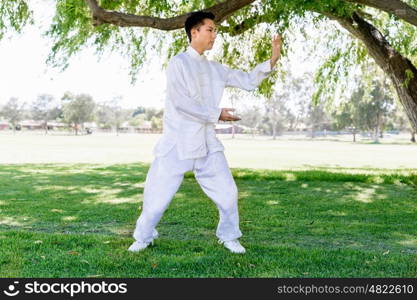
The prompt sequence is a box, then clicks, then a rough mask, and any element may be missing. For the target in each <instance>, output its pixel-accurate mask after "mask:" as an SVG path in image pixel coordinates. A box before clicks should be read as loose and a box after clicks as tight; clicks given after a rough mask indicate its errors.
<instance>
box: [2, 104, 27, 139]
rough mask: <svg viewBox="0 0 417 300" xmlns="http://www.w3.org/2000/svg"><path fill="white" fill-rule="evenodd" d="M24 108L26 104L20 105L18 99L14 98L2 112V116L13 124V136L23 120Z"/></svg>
mask: <svg viewBox="0 0 417 300" xmlns="http://www.w3.org/2000/svg"><path fill="white" fill-rule="evenodd" d="M24 107H25V104H24V103H23V104H20V103H19V100H18V99H17V98H15V97H12V98H10V100H9V101H8V102H7V103H6V104H5V105H4V106H3V108H2V109H1V111H0V116H3V118H5V119H6V120H7V121H8V122H9V123H10V124H11V126H12V128H13V134H15V133H16V126H17V125H18V123H19V121H21V120H22V119H23V116H24Z"/></svg>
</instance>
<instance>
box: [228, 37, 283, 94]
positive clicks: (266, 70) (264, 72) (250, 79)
mask: <svg viewBox="0 0 417 300" xmlns="http://www.w3.org/2000/svg"><path fill="white" fill-rule="evenodd" d="M281 44H282V40H281V36H280V35H276V36H275V37H274V38H273V39H272V55H271V58H270V59H269V60H267V61H265V62H263V63H260V64H258V65H257V66H256V67H255V68H254V69H253V70H252V71H250V72H244V71H242V70H235V69H231V68H228V67H226V66H223V67H224V69H225V71H226V83H225V84H226V86H230V87H237V88H241V89H244V90H247V91H251V90H254V89H256V88H257V87H258V86H259V84H260V83H261V82H262V80H264V79H265V78H266V77H267V76H268V75H269V74H270V73H271V72H272V69H273V68H274V67H275V65H276V63H277V61H278V59H279V58H280V56H281Z"/></svg>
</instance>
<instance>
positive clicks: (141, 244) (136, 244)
mask: <svg viewBox="0 0 417 300" xmlns="http://www.w3.org/2000/svg"><path fill="white" fill-rule="evenodd" d="M149 244H150V243H144V242H138V241H135V242H133V244H132V245H130V247H129V249H127V250H128V251H130V252H138V251H141V250H143V249H145V248H147V247H148V246H149Z"/></svg>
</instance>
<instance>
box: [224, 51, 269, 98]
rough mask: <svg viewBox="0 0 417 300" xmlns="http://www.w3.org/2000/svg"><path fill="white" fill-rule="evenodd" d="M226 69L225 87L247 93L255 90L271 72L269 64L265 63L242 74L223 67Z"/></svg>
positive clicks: (239, 71)
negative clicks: (239, 89) (242, 90)
mask: <svg viewBox="0 0 417 300" xmlns="http://www.w3.org/2000/svg"><path fill="white" fill-rule="evenodd" d="M224 68H225V69H226V86H229V87H237V88H241V89H244V90H247V91H251V90H254V89H256V88H257V87H258V86H259V85H260V84H261V82H262V80H264V79H265V78H266V77H268V75H269V74H270V73H271V72H272V71H273V69H271V62H270V60H269V59H268V60H267V61H265V62H263V63H260V64H258V65H257V66H256V67H255V68H254V69H253V70H252V71H250V72H244V71H242V70H235V69H231V68H229V67H226V66H224Z"/></svg>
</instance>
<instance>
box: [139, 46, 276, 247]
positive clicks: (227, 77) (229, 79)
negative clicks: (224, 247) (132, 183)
mask: <svg viewBox="0 0 417 300" xmlns="http://www.w3.org/2000/svg"><path fill="white" fill-rule="evenodd" d="M271 71H272V70H271V65H270V60H267V61H265V62H263V63H261V64H259V65H257V66H256V67H255V68H254V69H253V70H252V71H251V72H249V73H247V72H243V71H241V70H234V69H230V68H228V67H226V66H224V65H221V64H219V63H217V62H214V61H209V60H207V59H206V58H205V56H204V55H200V54H199V53H198V52H197V51H196V50H195V49H194V48H192V47H191V46H189V47H188V49H187V51H186V52H183V53H180V54H178V55H176V56H174V57H173V58H172V59H171V61H170V62H169V64H168V68H167V95H166V100H165V110H164V119H163V135H162V137H161V139H160V140H159V141H158V143H157V145H156V146H155V148H154V154H155V160H154V161H153V162H152V165H151V167H150V169H149V172H148V174H147V177H146V182H145V189H144V200H143V208H142V213H141V215H140V217H139V218H138V220H137V222H136V228H135V231H134V233H133V237H134V238H135V239H136V240H137V241H140V242H145V243H148V242H151V241H152V240H153V238H154V237H155V236H156V235H157V231H156V230H155V227H156V225H157V224H158V222H159V220H160V219H161V217H162V215H163V213H164V211H165V209H166V208H167V207H168V205H169V203H170V202H171V200H172V198H173V197H174V195H175V193H176V192H177V190H178V188H179V187H180V185H181V182H182V180H183V176H184V173H185V172H187V171H194V174H195V177H196V179H197V181H198V183H199V184H200V186H201V188H202V189H203V191H204V192H205V193H206V195H207V196H208V197H209V198H210V199H211V200H213V201H214V203H215V204H216V206H217V208H218V209H219V214H220V221H219V224H218V226H217V231H216V235H217V237H218V238H219V239H220V240H222V241H230V240H234V239H237V238H239V237H240V236H241V235H242V233H241V231H240V229H239V215H238V207H237V188H236V184H235V182H234V180H233V177H232V174H231V172H230V169H229V167H228V164H227V161H226V158H225V156H224V153H223V150H224V147H223V145H222V143H221V142H220V141H219V140H218V139H217V137H216V134H215V130H214V128H215V123H217V121H218V120H219V117H220V113H221V109H220V108H219V104H220V101H221V97H222V94H223V90H224V88H225V87H227V86H230V87H238V88H242V89H245V90H253V89H255V88H256V87H257V86H258V85H259V84H260V83H261V81H262V80H263V79H264V78H266V77H267V76H268V75H269V74H270V73H271Z"/></svg>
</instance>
